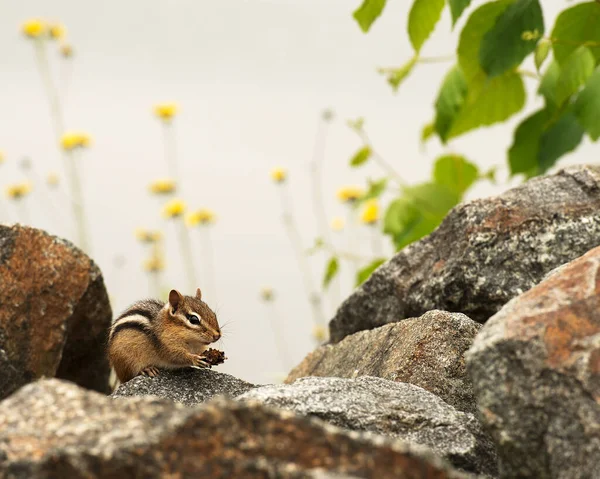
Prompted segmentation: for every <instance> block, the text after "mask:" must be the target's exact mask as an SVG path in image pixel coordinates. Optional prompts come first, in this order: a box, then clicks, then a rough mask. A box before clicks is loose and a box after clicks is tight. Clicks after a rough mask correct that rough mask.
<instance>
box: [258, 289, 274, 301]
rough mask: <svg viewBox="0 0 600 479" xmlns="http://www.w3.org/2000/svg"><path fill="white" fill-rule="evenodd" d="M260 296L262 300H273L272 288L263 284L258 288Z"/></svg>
mask: <svg viewBox="0 0 600 479" xmlns="http://www.w3.org/2000/svg"><path fill="white" fill-rule="evenodd" d="M260 297H261V298H262V300H263V301H267V302H268V301H273V299H274V297H275V294H274V293H273V288H270V287H268V286H265V287H264V288H262V289H261V290H260Z"/></svg>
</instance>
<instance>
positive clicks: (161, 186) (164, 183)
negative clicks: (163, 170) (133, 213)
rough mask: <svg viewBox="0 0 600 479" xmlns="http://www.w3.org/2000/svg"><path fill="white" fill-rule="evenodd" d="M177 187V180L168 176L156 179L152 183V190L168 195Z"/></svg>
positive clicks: (158, 193) (152, 191) (157, 193)
mask: <svg viewBox="0 0 600 479" xmlns="http://www.w3.org/2000/svg"><path fill="white" fill-rule="evenodd" d="M175 189H176V186H175V182H174V181H173V180H169V179H167V178H163V179H160V180H156V181H153V182H152V183H150V192H151V193H154V194H156V195H166V194H169V193H173V192H174V191H175Z"/></svg>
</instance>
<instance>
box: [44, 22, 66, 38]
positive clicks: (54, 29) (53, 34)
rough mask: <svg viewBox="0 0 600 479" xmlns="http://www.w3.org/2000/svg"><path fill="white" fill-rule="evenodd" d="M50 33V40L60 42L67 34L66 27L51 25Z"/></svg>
mask: <svg viewBox="0 0 600 479" xmlns="http://www.w3.org/2000/svg"><path fill="white" fill-rule="evenodd" d="M48 31H49V33H50V38H52V39H54V40H60V39H62V38H64V36H65V33H66V29H65V27H64V25H62V24H61V23H54V24H53V25H50V28H49V29H48Z"/></svg>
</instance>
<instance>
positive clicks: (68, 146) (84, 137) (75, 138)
mask: <svg viewBox="0 0 600 479" xmlns="http://www.w3.org/2000/svg"><path fill="white" fill-rule="evenodd" d="M91 142H92V139H91V137H90V135H88V134H87V133H83V132H80V131H68V132H66V133H65V134H63V136H62V138H61V139H60V144H61V146H62V147H63V149H64V150H67V151H70V150H74V149H75V148H87V147H88V146H90V144H91Z"/></svg>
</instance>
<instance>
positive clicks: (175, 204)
mask: <svg viewBox="0 0 600 479" xmlns="http://www.w3.org/2000/svg"><path fill="white" fill-rule="evenodd" d="M183 213H185V203H184V202H183V200H180V199H177V198H175V199H172V200H171V201H169V202H168V203H167V204H166V205H165V208H164V210H163V214H164V215H165V216H166V217H167V218H177V217H179V216H181V215H182V214H183Z"/></svg>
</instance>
